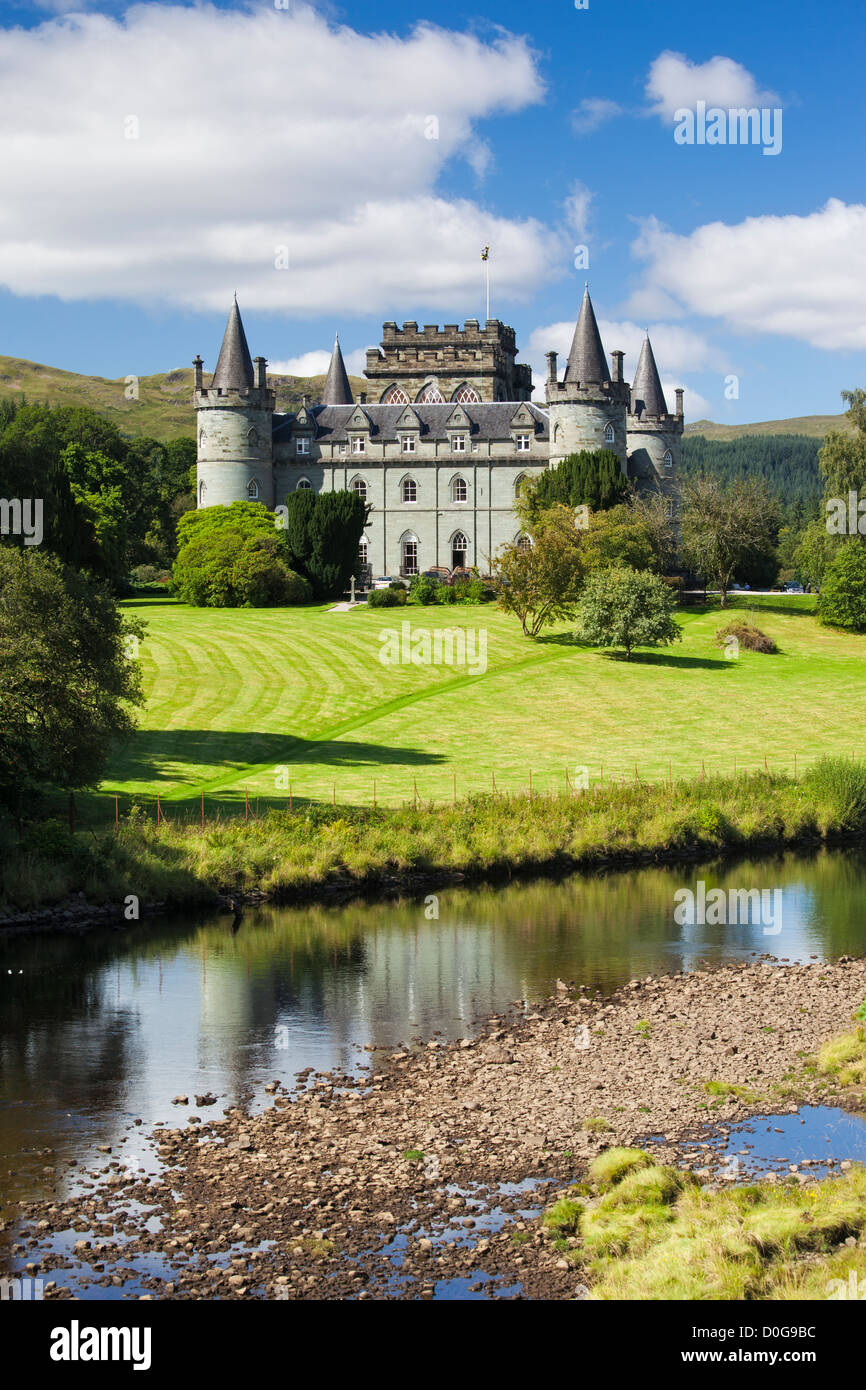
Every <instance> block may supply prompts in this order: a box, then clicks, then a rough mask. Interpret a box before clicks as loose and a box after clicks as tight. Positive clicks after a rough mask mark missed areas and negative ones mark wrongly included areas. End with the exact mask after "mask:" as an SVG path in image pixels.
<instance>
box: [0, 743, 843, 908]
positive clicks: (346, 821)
mask: <svg viewBox="0 0 866 1390" xmlns="http://www.w3.org/2000/svg"><path fill="white" fill-rule="evenodd" d="M4 833H5V835H6V837H7V843H6V844H5V845H4V846H3V849H4V852H3V854H2V868H0V905H2V909H3V911H4V912H5V913H6V914H7V915H8V914H11V913H14V912H16V911H21V910H25V911H26V910H27V909H32V908H34V907H37V906H39V905H44V904H51V903H55V902H60V901H62V900H63V899H64V898H66V897H68V896H69V894H70V893H73V892H82V893H84V894H85V895H86V897H87V898H88V900H90V901H92V902H98V901H101V902H116V903H117V904H118V906H119V905H120V904H122V903H123V900H124V898H125V897H126V895H127V894H130V893H134V894H136V895H137V896H138V897H139V898H141V899H144V900H150V901H158V902H162V903H175V904H179V903H191V902H196V901H198V902H207V901H213V900H214V898H215V896H216V895H217V894H220V893H244V892H250V893H252V892H259V893H263V894H265V895H267V896H268V897H271V898H273V899H274V900H275V901H283V902H288V901H293V900H300V899H304V898H312V897H315V896H317V895H319V894H323V893H332V892H335V891H339V892H342V893H346V894H350V893H352V892H361V891H377V890H378V891H381V890H383V889H384V890H393V889H395V888H397V889H407V890H410V889H412V888H413V887H418V886H420V885H421V884H426V883H435V882H440V883H447V882H449V881H454V880H456V879H465V880H473V879H474V880H479V881H480V880H482V879H485V878H487V879H495V878H498V877H506V876H511V875H518V874H523V875H531V874H533V873H543V872H567V871H569V870H576V869H581V868H591V867H594V866H608V865H616V864H617V863H621V864H626V863H629V862H633V861H634V860H636V859H640V858H651V859H656V860H664V859H672V860H674V859H682V858H711V857H712V856H714V855H718V854H722V853H731V852H735V851H738V850H745V849H750V848H751V849H754V848H759V849H773V848H781V847H783V846H790V845H796V844H799V843H802V844H806V843H810V842H811V843H817V842H821V841H824V842H832V841H833V840H837V839H840V838H844V837H857V836H862V835H863V834H864V833H866V762H863V761H849V760H846V759H844V758H825V759H822V760H820V761H819V762H818V763H817V764H816V765H815V766H813V767H812V768H810V769H809V771H808V772H806V774H805V775H804V776H803V777H802V778H800V779H799V780H795V779H794V778H793V777H789V776H782V775H774V774H763V773H755V774H749V775H745V776H741V777H739V778H737V779H733V778H731V779H726V778H721V777H707V778H706V779H705V780H696V781H694V782H685V781H680V782H673V783H672V784H671V785H669V786H665V785H661V786H659V785H641V784H637V785H631V786H623V785H619V786H607V787H604V788H601V787H596V788H591V789H590V788H588V789H586V790H584V791H580V792H577V791H575V792H573V793H572V794H571V795H558V796H535V797H533V798H532V799H530V798H529V797H526V796H514V795H500V796H494V795H490V794H485V795H476V796H471V797H469V798H468V799H467V800H466V801H462V802H457V803H456V804H455V805H453V806H435V807H432V806H426V805H423V804H420V803H419V804H418V805H417V806H413V805H406V806H403V807H402V808H400V809H393V808H384V807H383V808H380V809H375V810H374V809H372V808H347V807H334V808H330V807H321V806H312V805H306V806H305V805H300V806H298V807H297V808H296V809H294V810H292V811H288V810H271V811H269V812H268V813H267V814H265V815H264V816H262V817H261V818H253V819H251V820H250V821H241V820H237V819H235V820H224V821H218V822H217V823H215V824H209V825H206V826H205V827H204V829H202V828H200V827H199V826H196V825H195V824H190V823H184V822H183V821H181V820H177V819H176V820H172V821H170V822H168V823H167V824H160V825H159V826H157V825H156V823H155V821H154V820H152V819H149V818H147V817H146V816H145V815H144V813H143V812H142V811H141V810H140V809H138V808H133V809H132V810H131V812H130V814H129V815H128V816H126V817H125V818H124V819H123V820H122V821H121V822H120V825H119V826H118V828H117V829H116V830H114V829H111V830H110V831H104V832H102V833H101V834H96V833H94V832H93V831H90V830H89V831H83V832H78V833H76V834H71V833H70V832H69V831H68V830H67V829H66V828H65V827H64V826H63V825H62V824H61V823H60V822H59V821H48V822H41V823H36V824H32V825H30V826H26V827H25V828H24V830H23V831H22V833H21V838H20V839H18V838H17V837H16V835H15V832H13V831H12V829H11V827H9V828H7V829H6V831H5V832H4Z"/></svg>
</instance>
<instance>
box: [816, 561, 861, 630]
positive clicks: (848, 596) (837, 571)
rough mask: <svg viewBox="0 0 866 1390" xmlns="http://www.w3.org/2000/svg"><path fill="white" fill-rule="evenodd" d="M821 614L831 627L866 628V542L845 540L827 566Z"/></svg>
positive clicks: (820, 607) (822, 588)
mask: <svg viewBox="0 0 866 1390" xmlns="http://www.w3.org/2000/svg"><path fill="white" fill-rule="evenodd" d="M818 617H819V618H820V620H821V622H822V623H827V624H829V626H831V627H841V628H846V629H847V630H848V631H850V632H866V545H864V543H863V541H860V540H849V541H846V542H845V544H844V545H843V546H842V549H841V550H840V551H839V553H838V555H836V557H835V558H834V559H833V560H831V561H830V563H829V565H827V567H826V569H825V570H824V577H823V583H822V587H821V593H820V594H819V596H818Z"/></svg>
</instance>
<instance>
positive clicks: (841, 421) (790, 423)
mask: <svg viewBox="0 0 866 1390" xmlns="http://www.w3.org/2000/svg"><path fill="white" fill-rule="evenodd" d="M830 430H839V431H840V432H841V433H842V434H853V430H852V428H851V425H850V423H849V420H848V416H847V415H797V416H796V417H795V418H794V419H793V420H759V421H758V423H757V424H755V425H717V424H716V423H715V421H714V420H694V421H690V422H689V424H687V425H686V428H685V433H686V434H702V435H703V436H704V438H705V439H745V438H747V437H748V436H749V435H761V434H805V435H808V437H809V438H810V439H823V438H824V435H825V434H827V433H828V432H829V431H830Z"/></svg>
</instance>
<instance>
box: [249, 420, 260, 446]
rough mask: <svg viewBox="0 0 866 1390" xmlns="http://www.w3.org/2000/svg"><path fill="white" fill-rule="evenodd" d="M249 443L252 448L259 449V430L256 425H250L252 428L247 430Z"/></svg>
mask: <svg viewBox="0 0 866 1390" xmlns="http://www.w3.org/2000/svg"><path fill="white" fill-rule="evenodd" d="M247 445H248V447H249V448H250V449H257V448H258V447H259V432H258V430H257V429H256V427H255V425H250V428H249V429H248V430H247Z"/></svg>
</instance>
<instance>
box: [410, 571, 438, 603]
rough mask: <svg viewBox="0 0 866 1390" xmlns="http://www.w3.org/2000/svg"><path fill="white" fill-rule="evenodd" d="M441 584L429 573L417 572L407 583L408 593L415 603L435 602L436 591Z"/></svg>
mask: <svg viewBox="0 0 866 1390" xmlns="http://www.w3.org/2000/svg"><path fill="white" fill-rule="evenodd" d="M441 587H442V586H441V584H440V583H439V582H438V580H436V579H434V578H433V576H432V575H430V574H417V575H416V576H415V578H414V579H413V580H412V583H411V584H410V585H409V593H410V594H411V596H412V598H413V599H415V601H416V603H423V604H425V605H426V604H429V603H435V602H436V591H437V590H438V589H440V588H441Z"/></svg>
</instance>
